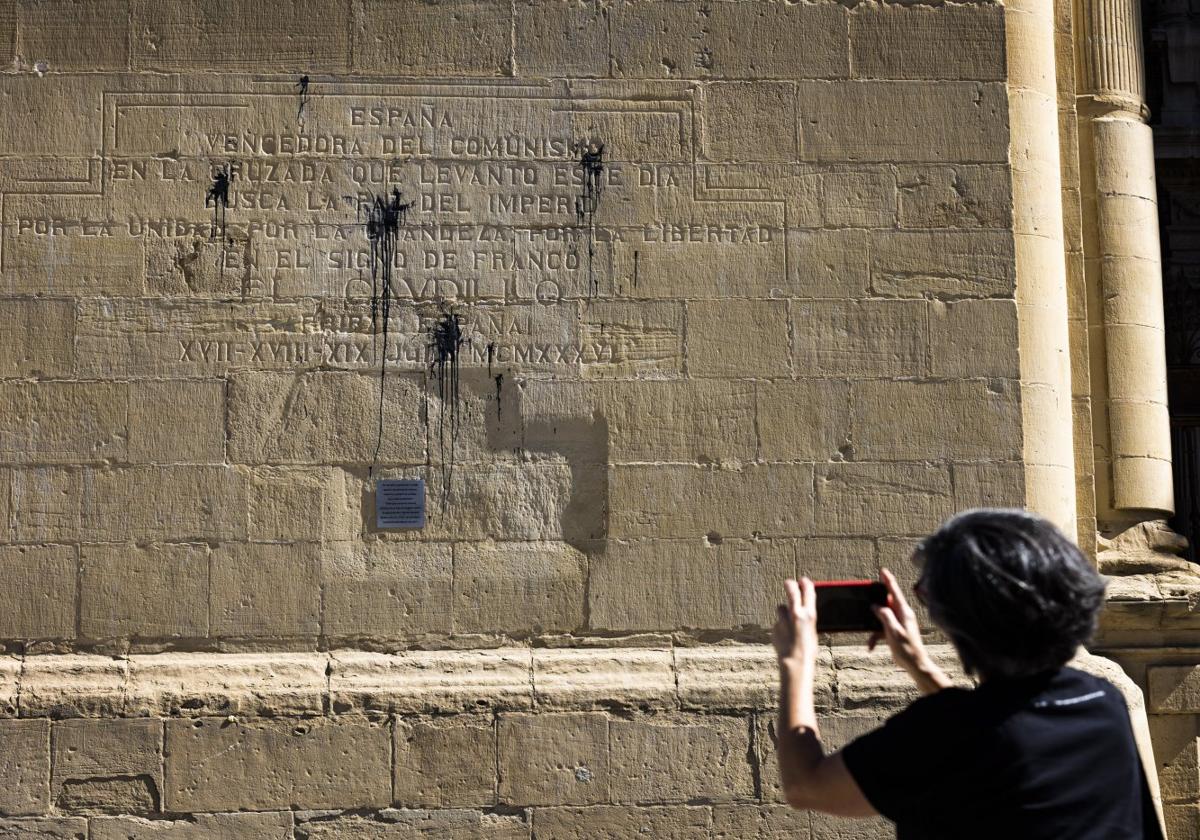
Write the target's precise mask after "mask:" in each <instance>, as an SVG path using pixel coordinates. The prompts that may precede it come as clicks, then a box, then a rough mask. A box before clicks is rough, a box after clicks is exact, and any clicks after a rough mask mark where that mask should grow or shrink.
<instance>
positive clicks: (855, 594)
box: [814, 580, 888, 633]
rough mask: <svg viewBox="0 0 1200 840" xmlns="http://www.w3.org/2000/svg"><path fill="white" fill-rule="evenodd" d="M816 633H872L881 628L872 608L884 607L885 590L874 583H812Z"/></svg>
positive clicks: (885, 599) (886, 593)
mask: <svg viewBox="0 0 1200 840" xmlns="http://www.w3.org/2000/svg"><path fill="white" fill-rule="evenodd" d="M814 587H815V590H816V593H817V631H818V632H821V633H840V632H851V631H864V632H872V631H876V630H882V629H883V626H882V625H881V624H880V623H879V619H878V618H877V617H876V616H875V613H874V612H872V611H871V607H872V605H875V604H878V605H879V606H881V607H882V606H886V605H887V600H888V592H887V587H886V586H884V585H883V584H882V583H880V582H879V581H877V580H849V581H816V582H814Z"/></svg>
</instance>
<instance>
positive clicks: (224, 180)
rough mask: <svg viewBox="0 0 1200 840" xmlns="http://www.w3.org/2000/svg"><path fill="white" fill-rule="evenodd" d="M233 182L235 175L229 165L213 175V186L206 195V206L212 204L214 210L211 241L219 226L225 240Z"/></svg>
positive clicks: (209, 236)
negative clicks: (226, 217)
mask: <svg viewBox="0 0 1200 840" xmlns="http://www.w3.org/2000/svg"><path fill="white" fill-rule="evenodd" d="M232 180H233V173H232V172H230V171H229V164H225V168H224V169H219V170H217V172H216V174H215V175H213V182H212V186H211V187H209V188H208V192H207V193H205V194H204V206H205V207H208V206H209V205H210V204H211V205H212V209H213V220H212V227H210V228H209V232H208V238H209V239H215V238H216V236H217V227H218V226H220V228H221V238H222V239H224V238H225V211H226V210H228V209H229V182H230V181H232Z"/></svg>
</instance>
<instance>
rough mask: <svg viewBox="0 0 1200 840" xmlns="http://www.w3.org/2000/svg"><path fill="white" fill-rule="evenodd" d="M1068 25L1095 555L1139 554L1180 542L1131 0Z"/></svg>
mask: <svg viewBox="0 0 1200 840" xmlns="http://www.w3.org/2000/svg"><path fill="white" fill-rule="evenodd" d="M1075 26H1076V39H1075V44H1076V72H1077V80H1078V81H1077V96H1078V100H1077V105H1078V114H1079V155H1080V180H1081V190H1082V199H1083V222H1084V224H1083V229H1084V251H1085V255H1086V259H1085V286H1086V296H1087V310H1088V332H1089V342H1088V344H1089V348H1090V372H1091V384H1092V396H1093V403H1092V405H1093V412H1092V430H1093V439H1094V452H1095V461H1096V518H1097V528H1098V530H1099V531H1100V538H1101V540H1100V541H1101V547H1102V548H1107V549H1108V551H1102V552H1101V560H1102V561H1104V560H1105V559H1106V558H1105V555H1108V557H1109V558H1110V559H1112V558H1113V552H1114V551H1115V552H1116V553H1117V554H1120V555H1124V559H1125V560H1128V559H1129V557H1130V556H1131V555H1133V554H1136V555H1139V556H1141V557H1143V559H1145V558H1147V557H1150V556H1152V555H1156V554H1164V555H1165V554H1166V553H1169V551H1170V550H1171V548H1172V546H1174V545H1177V538H1174V537H1173V535H1172V534H1171V532H1170V531H1168V530H1167V529H1166V525H1165V522H1164V518H1165V516H1167V515H1169V514H1170V513H1171V512H1172V510H1173V508H1174V500H1173V491H1172V483H1171V439H1170V428H1169V421H1168V416H1167V377H1166V352H1165V348H1166V345H1165V340H1164V329H1163V309H1162V264H1161V257H1160V253H1159V240H1158V206H1157V200H1156V196H1155V184H1154V146H1153V139H1152V137H1151V132H1150V128H1149V126H1147V125H1146V123H1145V117H1146V115H1147V110H1146V105H1145V101H1144V87H1145V85H1144V72H1143V66H1142V34H1141V16H1140V12H1139V4H1138V0H1076V15H1075ZM1143 565H1144V564H1143ZM1152 565H1153V564H1152ZM1129 571H1135V570H1134V569H1129Z"/></svg>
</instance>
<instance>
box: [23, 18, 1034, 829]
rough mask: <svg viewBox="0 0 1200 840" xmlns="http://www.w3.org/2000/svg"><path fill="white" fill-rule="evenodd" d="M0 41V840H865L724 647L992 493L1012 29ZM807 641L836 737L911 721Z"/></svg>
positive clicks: (51, 24) (682, 25)
mask: <svg viewBox="0 0 1200 840" xmlns="http://www.w3.org/2000/svg"><path fill="white" fill-rule="evenodd" d="M0 51H2V52H0V66H4V67H5V68H6V69H5V70H4V71H3V72H2V73H0V103H2V104H0V138H2V140H0V219H2V224H3V235H2V238H0V337H2V340H0V377H3V379H2V381H0V404H2V405H3V406H4V407H5V410H4V411H2V412H0V488H2V492H0V525H2V527H3V528H4V533H3V543H4V544H3V545H2V546H0V572H2V573H3V580H4V585H3V586H0V650H3V651H7V652H8V653H9V654H11V656H12V658H11V659H6V660H3V661H4V662H6V663H8V664H6V665H3V666H2V667H3V668H6V669H7V671H0V673H8V674H11V679H10V682H9V683H4V682H3V680H0V686H3V685H6V684H8V685H11V686H12V689H11V697H12V700H11V702H9V703H8V708H7V712H6V711H5V710H4V709H2V708H0V716H3V715H5V714H7V715H8V717H9V718H13V719H5V720H0V743H3V744H7V745H8V747H7V749H0V755H8V756H14V757H13V758H7V759H0V762H2V761H9V762H10V763H15V764H14V766H13V767H12V768H10V769H9V770H8V771H6V772H7V773H11V774H13V775H14V777H16V778H18V779H19V782H18V783H17V784H14V785H11V786H9V787H7V788H6V789H5V790H4V792H3V793H2V794H0V836H3V832H5V831H7V832H8V833H9V835H11V836H17V837H32V836H46V837H59V836H63V837H75V836H86V835H87V833H88V832H89V831H90V836H91V837H92V838H103V840H108V838H115V837H122V838H135V837H136V838H139V839H140V838H143V837H161V838H176V837H192V836H205V837H231V838H232V837H263V836H272V832H277V833H278V834H279V836H292V833H293V832H294V834H295V836H297V837H313V838H316V837H322V838H332V837H338V838H365V837H401V836H405V837H407V836H414V835H420V834H421V833H425V834H429V835H432V836H462V837H474V836H481V835H486V836H496V837H510V836H514V837H515V836H523V837H526V836H529V833H530V831H532V832H533V833H534V835H535V836H536V837H538V838H546V837H575V836H579V837H582V836H598V833H602V834H603V836H644V835H645V833H647V832H649V833H651V834H653V835H654V836H658V837H679V838H684V837H688V838H690V837H728V838H734V837H738V838H741V837H768V836H778V835H782V834H785V833H786V834H788V836H804V832H806V831H810V830H811V833H812V836H814V837H834V836H836V837H859V836H862V837H866V836H873V835H872V834H871V832H877V831H879V830H881V829H880V824H879V823H874V824H871V823H863V824H857V825H855V824H850V823H843V822H837V821H828V820H823V819H819V818H813V820H812V821H811V824H810V822H809V820H808V817H807V816H803V815H791V814H787V813H785V812H784V811H783V810H782V809H781V808H780V807H778V806H777V804H776V803H777V802H778V799H777V796H776V795H775V793H774V792H773V789H772V787H771V785H772V782H771V781H770V779H771V776H770V774H771V773H772V772H773V769H772V767H773V765H772V763H771V761H770V760H769V757H768V758H764V756H767V755H768V753H769V748H768V745H769V736H768V734H767V733H768V730H769V726H770V725H769V719H770V716H769V713H768V712H767V710H768V709H769V707H770V702H771V701H770V690H771V689H770V685H771V675H770V673H769V663H768V667H767V670H766V671H764V670H762V668H763V666H762V663H761V661H760V659H761V656H762V653H761V650H763V649H760V648H754V647H752V646H751V645H752V643H761V642H763V641H764V640H765V628H766V626H767V624H768V622H769V621H770V620H771V610H772V605H773V603H774V602H775V600H776V598H777V593H778V591H779V583H780V581H781V580H782V579H784V578H785V577H789V576H792V575H794V574H796V573H797V572H798V571H799V572H802V573H806V574H809V575H813V576H815V577H826V578H828V577H861V576H874V574H875V573H876V571H877V569H878V568H879V566H881V565H888V566H890V567H892V568H894V569H896V571H897V572H898V573H899V574H900V575H901V577H902V578H903V579H905V580H908V581H911V579H912V569H911V567H910V565H909V564H908V563H907V562H906V559H907V556H908V554H909V552H910V550H911V547H912V545H913V542H914V541H915V539H916V538H917V537H919V536H920V535H922V534H924V533H926V532H927V531H928V530H929V529H930V528H931V527H932V526H934V525H935V524H936V523H937V522H938V521H940V520H941V519H942V518H943V517H944V516H946V515H947V514H949V513H951V512H952V511H954V510H956V509H959V508H962V507H968V506H974V505H980V504H1021V503H1023V502H1024V501H1025V499H1026V493H1025V471H1024V466H1023V464H1024V460H1025V457H1026V453H1028V452H1029V447H1028V446H1027V441H1025V440H1024V436H1023V434H1022V403H1021V400H1022V396H1021V394H1022V391H1021V387H1020V383H1019V379H1020V375H1021V369H1020V366H1019V363H1020V359H1019V356H1018V323H1017V306H1016V304H1015V275H1016V265H1017V261H1016V256H1015V254H1014V242H1013V233H1012V215H1013V208H1012V204H1013V201H1012V175H1011V172H1010V169H1009V164H1008V160H1009V136H1008V124H1009V103H1008V96H1007V88H1006V69H1005V67H1006V59H1005V20H1004V11H1003V7H1002V6H1001V5H1000V4H998V3H992V2H967V3H942V2H936V3H935V2H931V3H923V2H917V1H916V0H914V1H913V2H901V3H892V2H888V3H882V2H850V0H846V2H834V1H833V0H825V1H824V2H802V3H794V4H793V3H784V2H779V3H776V2H734V1H728V2H727V1H726V0H714V2H690V0H672V1H671V2H612V3H576V2H559V1H558V0H554V1H553V2H549V1H548V0H539V2H523V1H522V0H518V2H516V3H513V4H511V5H510V4H509V3H508V2H498V3H497V2H467V0H463V1H462V2H441V3H424V2H386V3H385V2H375V1H374V0H354V2H342V3H312V2H301V3H292V4H286V5H285V4H273V3H263V2H257V3H250V2H242V0H233V1H232V2H227V3H221V4H185V3H175V2H167V3H150V2H141V0H128V2H126V1H125V0H109V2H94V3H84V4H74V3H68V2H38V3H16V4H4V5H3V6H2V7H0ZM1030 352H1034V351H1033V350H1030ZM387 478H422V479H424V480H425V482H426V486H427V492H428V497H427V498H428V511H427V514H428V520H427V524H426V526H425V527H424V528H423V529H420V530H411V531H396V530H388V529H381V528H379V527H378V526H377V523H376V519H375V504H376V499H375V488H376V482H377V481H378V480H380V479H387ZM833 641H838V642H840V641H843V640H840V639H839V640H831V646H830V663H829V669H828V680H827V685H829V686H831V688H829V692H830V694H829V697H828V699H827V706H828V708H830V709H831V710H835V709H836V710H839V712H840V714H842V715H844V716H847V717H848V719H850V720H851V721H853V722H852V723H846V724H845V725H846V726H847V727H849V728H848V729H846V731H845V732H843V733H842V735H839V736H837V737H843V736H848V735H849V734H851V732H852V730H853V727H854V726H866V725H868V723H869V722H870V721H878V720H879V719H880V718H881V717H883V716H885V715H886V714H888V713H889V711H890V710H891V709H893V708H895V704H896V702H900V701H899V700H896V699H895V698H897V697H903V696H907V695H902V694H897V693H896V692H895V691H893V689H886V690H885V689H879V690H878V691H874V690H872V691H866V693H865V694H864V695H863V696H861V697H859V698H858V699H857V700H855V699H852V698H854V697H855V696H856V695H855V694H854V691H853V690H851V688H849V687H851V686H854V685H881V686H890V685H891V682H890V680H891V679H892V677H891V676H889V674H888V669H887V665H886V663H885V662H884V660H882V659H880V658H875V659H871V660H862V659H861V657H859V658H855V657H856V656H857V654H854V653H852V652H851V649H850V648H849V647H848V646H841V645H838V644H832V642H833ZM854 641H855V644H857V643H858V640H854ZM735 642H736V643H741V644H734V645H733V646H729V644H730V643H735ZM755 650H759V651H760V652H759V653H754V652H753V651H755ZM755 657H760V658H759V659H756V658H755ZM697 661H700V662H706V663H709V664H708V665H706V666H704V667H700V670H699V671H695V670H694V671H693V673H692V676H691V679H692V680H693V683H692V684H693V686H694V689H688V688H687V685H688V679H689V677H688V676H687V667H693V666H694V663H695V662H697ZM687 662H690V663H693V664H692V665H690V666H687V667H685V665H684V664H683V663H687ZM745 662H756V663H758V664H757V665H754V667H753V668H752V669H751V671H752V674H753V676H752V677H745V676H744V672H745V668H747V667H750V666H746V665H745ZM347 663H351V664H347ZM353 663H359V664H353ZM362 663H365V664H362ZM539 663H544V664H543V666H541V667H544V668H546V669H548V670H546V671H544V672H542V673H543V674H545V675H547V676H546V677H545V679H548V680H549V682H548V683H547V682H546V681H545V680H544V679H543V678H542V677H539V670H538V669H539ZM714 663H715V664H714ZM695 667H699V666H695ZM344 668H351V671H353V669H354V668H360V670H359V671H357V672H354V673H358V674H359V675H360V677H361V678H362V679H363V680H365V683H361V682H360V687H359V688H358V689H355V691H356V692H357V693H355V692H351V693H350V695H347V697H349V699H343V698H342V696H341V695H339V692H338V689H337V687H336V682H337V680H338V679H339V678H340V676H341V675H343V674H344V673H346V672H345V671H344V670H343V669H344ZM396 668H400V671H399V672H397V671H396ZM755 668H756V669H758V670H754V669H755ZM139 673H140V674H142V675H143V677H146V675H149V676H148V677H146V679H140V678H139V677H138V674H139ZM362 674H367V676H365V677H363V676H362ZM371 674H375V675H376V676H375V677H371V676H370V675H371ZM380 674H382V676H379V675H380ZM739 674H743V676H742V677H739V676H738V675H739ZM105 675H107V676H105ZM239 675H240V676H239ZM447 675H448V676H447ZM293 679H294V680H298V681H299V682H298V684H299V685H300V687H298V688H297V689H296V692H295V694H291V693H288V691H287V690H285V689H283V688H281V684H282V686H289V685H292V683H291V682H289V681H290V680H293ZM372 679H377V680H379V682H376V683H372V682H371V680H372ZM106 680H107V682H106ZM464 680H465V683H463V681H464ZM739 680H742V683H739ZM147 681H148V682H147ZM731 682H732V683H733V684H734V685H738V684H743V683H747V682H748V683H752V684H753V685H754V686H755V688H754V692H755V693H754V697H755V698H756V699H755V701H754V702H748V701H745V700H730V699H729V695H728V691H729V690H730V689H729V688H728V686H729V685H730V683H731ZM148 684H149V685H151V686H153V687H151V688H148V687H147V685H148ZM461 684H465V685H467V686H468V688H466V689H464V688H462V687H461ZM238 685H241V688H238V687H237V686H238ZM247 685H248V686H249V687H247ZM364 685H365V687H363V686H364ZM546 685H550V686H552V688H549V689H547V688H546ZM165 686H174V688H168V687H165ZM231 686H233V687H231ZM414 686H415V687H414ZM421 686H427V688H421ZM447 686H450V687H449V688H447ZM455 686H458V687H457V688H455ZM425 690H428V691H429V692H432V693H433V694H434V695H437V696H439V697H442V696H443V695H447V694H448V696H452V697H454V698H458V699H454V700H451V701H446V700H444V699H440V700H438V701H436V702H426V701H423V700H422V701H420V702H416V701H414V702H412V703H408V704H406V703H405V702H400V701H398V700H396V699H395V698H397V697H408V696H410V695H412V694H413V693H414V692H416V693H417V694H420V692H421V691H425ZM230 691H234V692H237V691H242V692H243V693H244V697H248V698H251V699H248V700H246V699H242V700H237V701H232V700H229V699H228V697H226V696H225V694H223V693H222V692H225V693H228V692H230ZM280 691H283V693H284V695H285V696H286V700H285V701H277V700H276V699H271V700H261V698H262V697H264V696H270V697H272V698H277V697H278V695H279V693H280ZM689 691H694V693H693V694H689V693H688V692H689ZM439 692H440V694H439ZM455 692H458V693H457V694H456V693H455ZM872 692H873V693H872ZM71 696H76V697H85V698H90V699H88V700H87V702H83V701H72V700H71V699H70V697H71ZM2 697H3V692H0V699H2ZM889 697H890V698H892V699H891V700H888V699H887V698H889ZM98 698H100V699H98ZM103 698H108V699H107V700H104V699H103ZM147 698H149V699H147ZM170 698H174V699H170ZM462 698H466V702H460V701H461V700H462ZM547 698H549V699H547ZM260 701H261V702H260ZM277 702H281V703H282V705H275V704H276V703H277ZM79 716H82V717H79ZM839 725H840V724H833V725H832V726H834V728H835V729H836V728H837V726H839ZM831 731H832V730H831ZM838 731H841V730H838ZM834 740H835V741H836V740H837V738H836V737H835V738H834ZM476 759H478V760H476ZM0 766H3V765H2V764H0ZM456 809H458V810H456ZM464 809H465V810H464ZM233 812H238V813H236V814H235V815H233V816H227V814H231V813H233ZM241 812H246V813H241ZM251 812H253V813H251ZM123 814H124V815H129V814H132V815H134V816H122V815H123ZM144 818H149V819H148V820H146V821H143V820H144ZM5 820H8V821H7V822H6V821H5ZM601 825H603V826H606V827H605V828H603V829H601V828H599V827H598V826H601ZM794 831H799V835H795V834H793V833H792V832H794ZM37 832H43V833H42V834H38V833H37ZM488 832H491V833H490V834H488ZM856 832H857V833H856Z"/></svg>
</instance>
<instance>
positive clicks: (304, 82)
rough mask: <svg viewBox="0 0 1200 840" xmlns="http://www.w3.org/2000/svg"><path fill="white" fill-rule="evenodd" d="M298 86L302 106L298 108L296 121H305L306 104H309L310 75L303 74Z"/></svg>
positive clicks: (297, 83)
mask: <svg viewBox="0 0 1200 840" xmlns="http://www.w3.org/2000/svg"><path fill="white" fill-rule="evenodd" d="M296 87H297V88H299V89H300V106H299V107H298V108H297V109H296V122H298V123H303V122H304V106H305V105H307V104H308V76H307V75H305V76H301V77H300V81H298V82H296Z"/></svg>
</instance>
